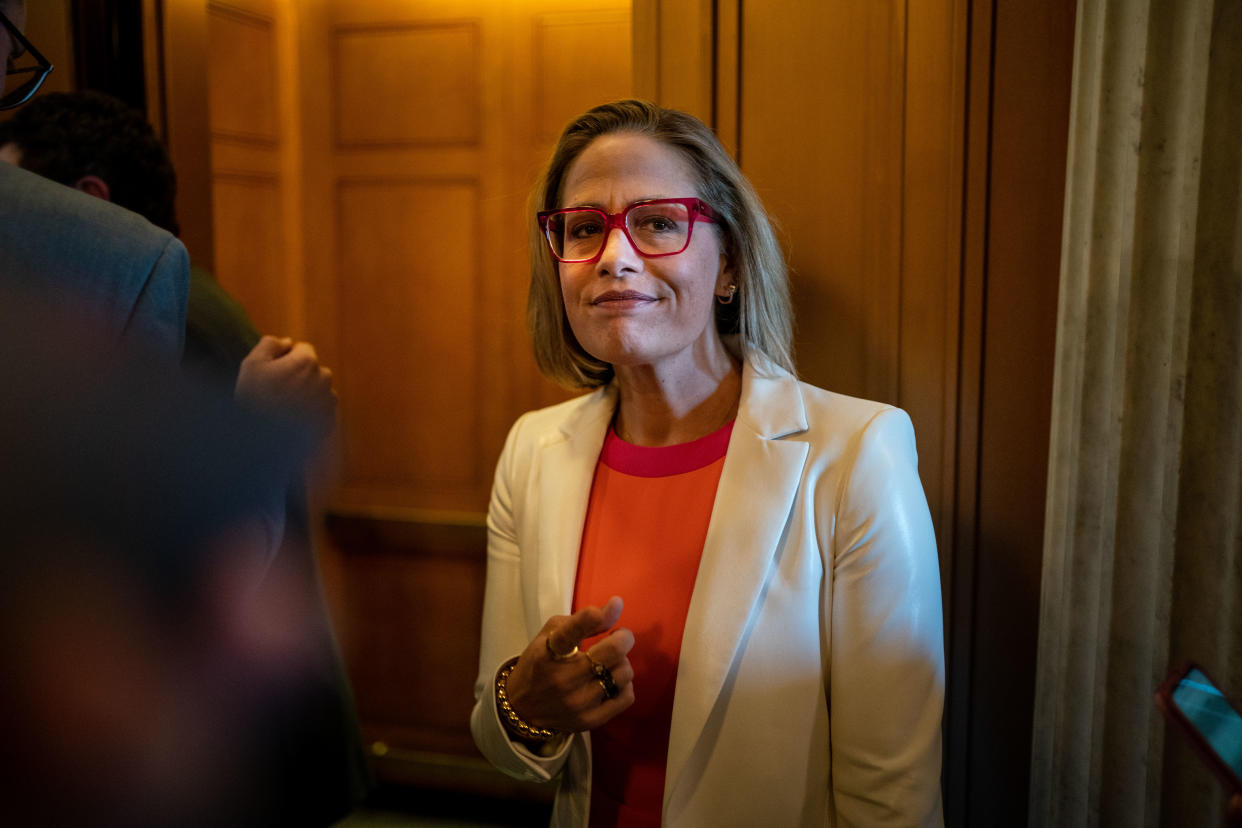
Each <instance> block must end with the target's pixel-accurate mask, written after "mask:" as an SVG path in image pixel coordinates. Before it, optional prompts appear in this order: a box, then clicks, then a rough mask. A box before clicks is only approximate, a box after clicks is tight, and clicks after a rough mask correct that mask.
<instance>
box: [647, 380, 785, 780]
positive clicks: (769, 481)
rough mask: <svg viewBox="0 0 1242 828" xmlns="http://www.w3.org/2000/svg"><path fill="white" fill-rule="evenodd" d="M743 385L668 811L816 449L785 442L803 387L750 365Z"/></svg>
mask: <svg viewBox="0 0 1242 828" xmlns="http://www.w3.org/2000/svg"><path fill="white" fill-rule="evenodd" d="M742 379H743V385H742V401H741V405H740V407H739V410H738V418H737V422H736V423H735V425H734V429H733V435H732V437H731V438H730V441H729V450H728V453H727V454H726V455H725V462H724V468H723V469H722V471H721V475H720V483H719V486H718V487H717V490H716V501H715V506H714V508H713V510H712V517H711V522H710V523H709V525H708V530H707V538H706V540H705V542H704V545H703V557H702V560H701V562H700V563H699V573H698V577H697V579H696V581H695V585H694V597H693V598H692V599H691V602H690V610H689V613H688V614H687V617H686V630H685V634H684V636H683V638H682V644H681V658H680V661H679V663H678V668H677V688H676V693H675V696H674V702H673V721H672V729H671V732H670V734H669V748H668V766H667V772H666V782H665V788H664V790H665V803H666V804H667V803H668V802H669V801H670V799H671V795H672V792H673V791H674V789H675V787H676V785H677V784H678V783H679V781H680V777H681V775H682V772H683V771H684V770H685V767H686V763H687V761H688V760H689V758H690V755H691V753H692V752H693V750H694V746H695V744H697V742H698V739H699V736H700V734H701V733H702V731H703V728H704V726H705V725H706V723H707V718H708V716H709V715H710V713H711V710H712V707H713V706H714V705H715V704H716V699H717V697H718V696H719V695H720V691H721V688H722V687H723V686H724V682H725V679H726V677H727V676H728V673H729V670H730V668H731V666H732V664H733V661H734V659H735V657H736V655H737V652H738V648H739V645H740V644H741V642H742V641H743V640H744V639H745V637H746V633H747V631H748V630H749V628H750V625H751V623H752V621H753V618H754V614H755V611H756V608H757V603H758V599H759V596H760V594H761V593H762V591H763V587H764V584H765V583H766V581H767V580H768V577H769V576H770V573H771V567H772V561H773V558H774V556H775V554H776V551H777V549H778V547H779V546H780V539H781V535H782V533H783V532H784V529H785V524H786V521H787V519H788V517H789V511H790V509H791V507H792V505H793V502H794V498H795V496H796V495H797V492H798V485H799V482H800V480H801V478H802V469H803V466H804V464H805V462H806V457H807V452H808V450H809V447H808V445H807V443H805V442H804V441H800V440H780V439H778V438H780V437H785V436H788V435H790V434H795V433H800V432H803V431H805V430H806V428H807V423H806V413H805V409H804V407H803V404H802V394H801V391H800V390H799V388H798V383H797V380H795V379H794V378H793V377H791V376H789V375H787V374H783V373H782V374H781V375H780V376H776V377H758V376H755V373H754V371H753V369H752V368H751V366H750V364H749V363H747V365H746V367H745V371H744V374H743V378H742Z"/></svg>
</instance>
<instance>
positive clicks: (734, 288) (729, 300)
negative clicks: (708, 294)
mask: <svg viewBox="0 0 1242 828" xmlns="http://www.w3.org/2000/svg"><path fill="white" fill-rule="evenodd" d="M725 290H727V291H729V295H728V296H727V297H725V298H721V297H720V296H717V297H716V301H717V302H719V303H720V304H722V305H728V304H730V303H732V302H733V294H735V293H737V285H734V284H730V285H729V286H728V287H727V288H725Z"/></svg>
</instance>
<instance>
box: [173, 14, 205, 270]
mask: <svg viewBox="0 0 1242 828" xmlns="http://www.w3.org/2000/svg"><path fill="white" fill-rule="evenodd" d="M162 12H163V15H162V20H163V31H162V33H161V34H162V37H163V44H162V45H163V48H162V49H161V50H160V54H162V55H163V58H164V64H163V71H164V83H163V95H162V101H163V113H164V136H163V137H164V140H165V141H166V142H167V143H168V153H169V155H171V156H172V162H173V167H174V168H175V169H176V170H177V218H178V220H179V221H180V222H181V241H182V242H184V243H185V246H186V249H187V250H188V251H189V253H190V260H191V261H192V262H194V263H195V264H196V265H198V266H199V267H204V268H207V269H208V270H210V269H212V267H213V266H214V262H215V240H214V234H213V231H212V218H213V215H214V213H213V209H212V180H211V170H212V167H211V161H212V157H211V147H210V145H208V143H207V137H208V136H209V135H210V132H211V125H210V123H211V122H210V118H209V115H208V104H207V89H208V73H207V50H208V41H207V37H208V36H207V6H206V5H205V4H204V3H202V2H201V0H163V5H162Z"/></svg>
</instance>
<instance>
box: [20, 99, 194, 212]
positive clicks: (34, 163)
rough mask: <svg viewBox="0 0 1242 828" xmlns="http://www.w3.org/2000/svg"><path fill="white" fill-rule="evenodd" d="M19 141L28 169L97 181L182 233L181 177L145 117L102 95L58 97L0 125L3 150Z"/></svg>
mask: <svg viewBox="0 0 1242 828" xmlns="http://www.w3.org/2000/svg"><path fill="white" fill-rule="evenodd" d="M8 143H13V144H16V146H17V148H18V149H19V150H20V151H21V166H22V167H23V168H25V169H27V170H30V171H31V172H33V173H38V174H39V175H41V176H44V177H45V178H50V179H52V180H53V181H58V182H60V183H61V184H65V185H67V186H70V187H72V186H74V185H75V184H76V183H77V182H78V181H79V180H80V179H81V178H82V177H83V176H87V175H94V176H98V177H99V178H100V179H102V180H103V181H104V182H106V183H107V185H108V191H109V194H110V197H111V201H112V202H113V203H115V204H118V205H120V206H121V207H124V208H126V209H127V210H133V211H134V212H135V213H138V214H139V215H141V216H143V217H144V218H146V219H147V221H149V222H151V223H152V224H154V225H156V226H157V227H162V228H164V229H165V230H167V231H169V232H170V233H172V234H173V235H177V234H178V232H179V231H180V227H178V225H177V213H176V207H175V206H174V201H175V197H176V194H177V176H176V173H175V172H174V171H173V166H172V161H171V160H169V157H168V151H167V150H165V149H164V145H163V144H161V143H160V140H159V139H158V138H157V137H156V136H155V131H154V130H153V129H151V125H150V124H148V123H147V122H146V120H145V119H144V118H143V116H142V114H141V113H140V112H138V111H137V110H135V109H131V108H130V107H129V106H128V105H127V104H125V103H124V102H122V101H119V100H117V99H116V98H113V97H110V96H108V95H104V94H102V93H100V92H53V93H50V94H47V95H42V96H40V97H37V98H35V99H34V100H32V101H30V103H28V104H26V105H25V106H24V107H22V108H21V109H19V110H17V111H16V112H15V113H14V115H13V117H12V118H11V119H9V120H8V121H5V122H4V123H0V146H3V145H4V144H8Z"/></svg>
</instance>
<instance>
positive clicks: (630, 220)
mask: <svg viewBox="0 0 1242 828" xmlns="http://www.w3.org/2000/svg"><path fill="white" fill-rule="evenodd" d="M536 215H537V217H538V219H539V227H540V228H541V229H542V230H543V237H544V238H545V239H547V240H548V247H549V248H550V249H551V250H552V256H553V258H555V259H556V260H557V261H558V262H571V263H587V262H596V261H599V257H600V256H601V255H603V253H604V245H606V244H607V242H608V234H609V233H611V232H612V231H613V230H614V229H618V228H619V229H620V230H621V232H623V233H625V237H626V238H627V239H629V240H630V244H631V245H633V246H634V249H635V250H637V251H638V253H639V255H642V256H646V257H647V258H656V257H658V256H675V255H677V254H678V253H680V252H682V251H683V250H685V249H686V248H687V247H689V246H690V234H691V233H692V232H693V231H694V223H695V221H707V222H714V221H716V212H715V211H714V210H713V209H712V208H711V207H710V206H708V205H707V204H706V203H705V202H703V201H702V200H700V199H697V198H653V199H649V200H647V201H636V202H634V203H633V204H631V205H629V206H628V207H626V208H625V209H624V210H622V211H621V212H619V213H612V214H609V213H606V212H604V211H603V210H600V209H597V208H595V207H569V208H566V209H563V210H544V211H541V212H539V213H537V214H536Z"/></svg>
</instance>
